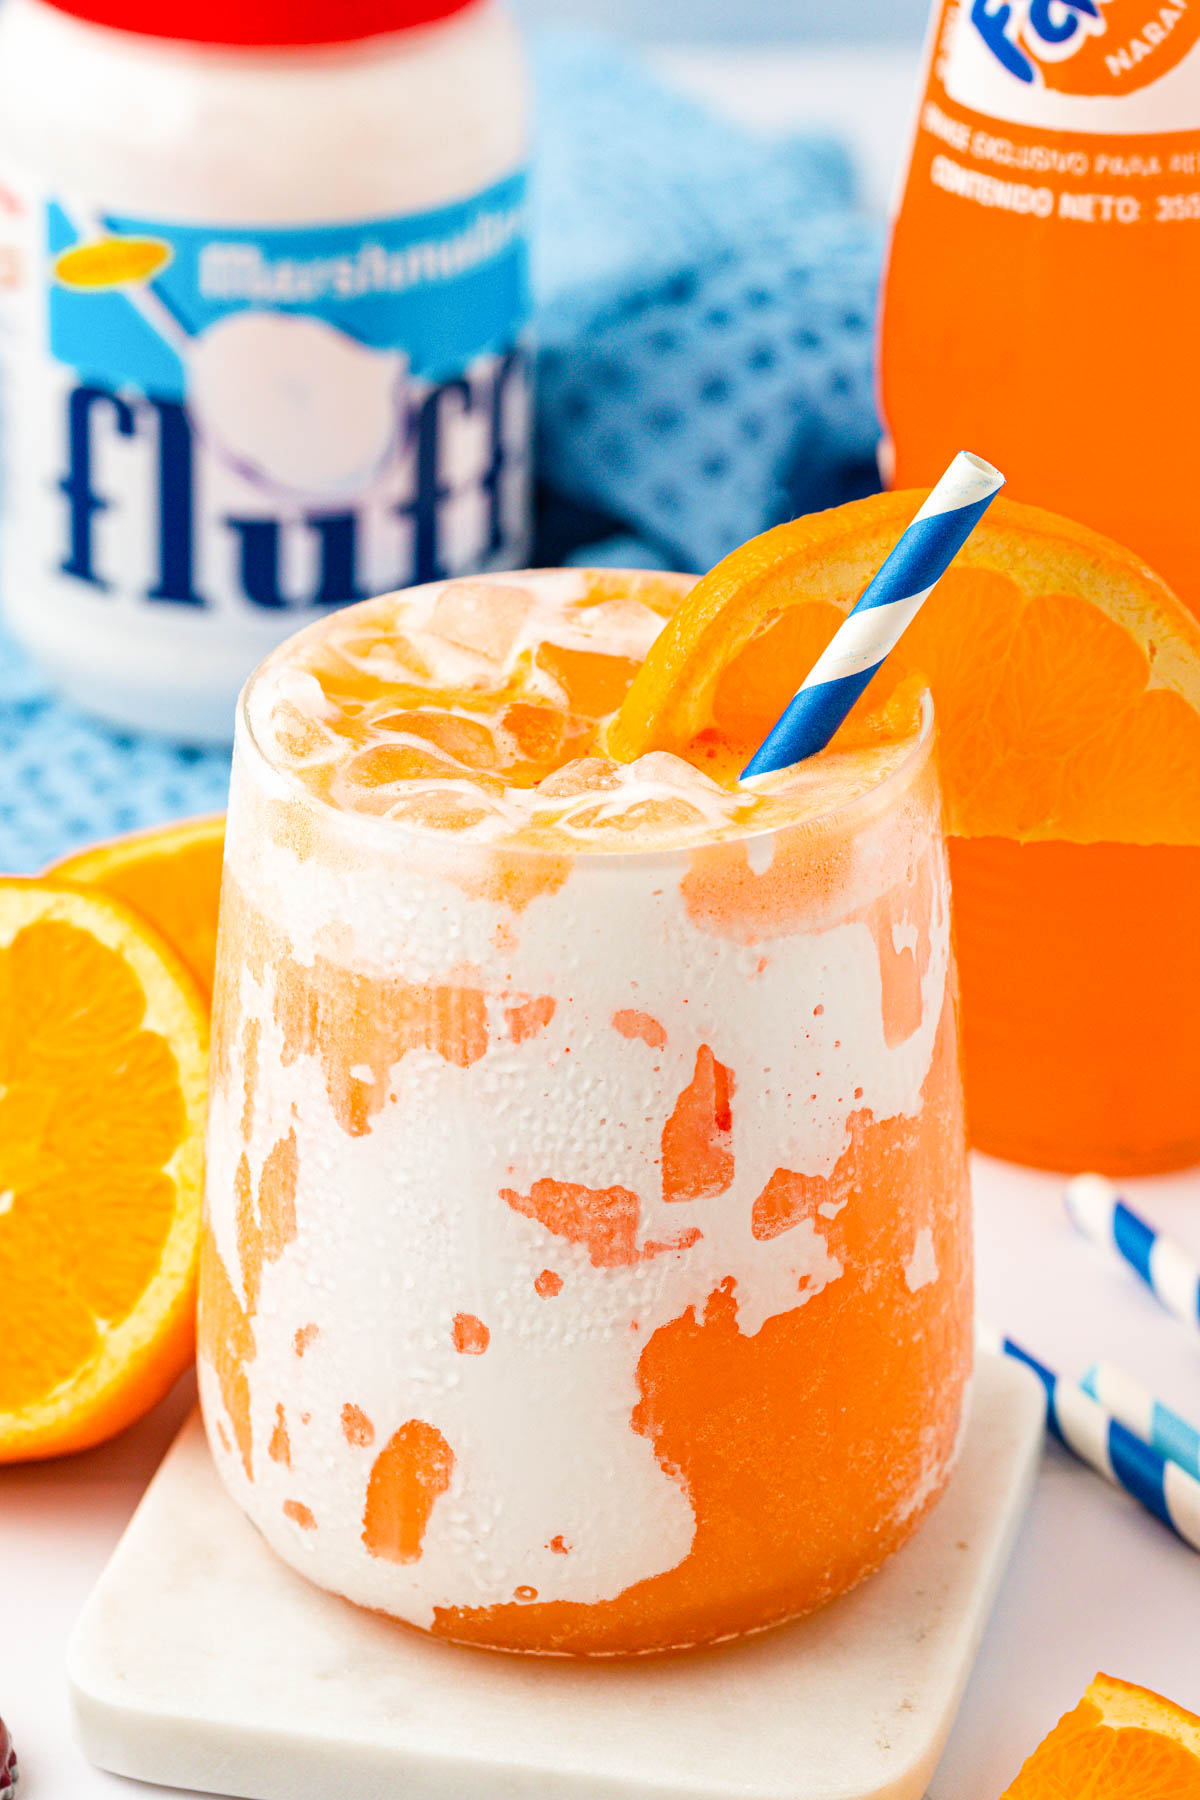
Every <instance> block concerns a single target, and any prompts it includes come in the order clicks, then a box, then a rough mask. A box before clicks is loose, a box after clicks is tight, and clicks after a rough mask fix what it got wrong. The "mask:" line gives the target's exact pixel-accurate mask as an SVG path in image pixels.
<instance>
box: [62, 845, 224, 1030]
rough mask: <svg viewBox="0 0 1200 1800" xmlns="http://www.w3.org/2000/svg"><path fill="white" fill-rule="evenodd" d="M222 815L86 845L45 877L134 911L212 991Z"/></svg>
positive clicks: (209, 992)
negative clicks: (98, 893)
mask: <svg viewBox="0 0 1200 1800" xmlns="http://www.w3.org/2000/svg"><path fill="white" fill-rule="evenodd" d="M224 850H225V815H224V814H223V813H218V814H216V815H214V816H212V817H209V818H204V819H182V820H180V822H179V823H178V824H176V825H162V826H159V827H157V828H156V829H155V830H153V831H138V832H134V833H132V834H131V835H130V836H129V837H120V838H113V839H112V840H111V841H110V842H109V843H106V844H94V845H92V846H91V847H90V848H89V849H87V850H81V851H80V852H79V853H78V854H77V855H75V856H68V857H67V858H66V859H65V861H63V862H60V863H55V864H54V865H53V867H52V868H50V869H48V870H47V871H46V873H47V875H48V876H50V877H51V878H52V879H54V880H58V881H62V880H65V881H73V882H82V883H83V884H84V885H85V886H87V887H97V888H100V889H102V890H103V892H104V893H106V894H111V895H113V897H114V898H115V899H117V900H123V901H124V902H125V904H126V905H127V906H132V908H133V910H134V911H135V912H137V913H140V914H141V916H142V918H143V919H146V920H147V921H148V922H149V923H150V924H151V925H153V927H154V929H155V930H156V931H157V932H159V934H160V935H161V936H162V937H164V938H165V939H166V940H167V942H168V944H170V946H171V948H172V950H174V952H175V954H176V955H177V956H178V957H180V959H181V960H182V961H183V962H184V963H186V964H187V966H188V968H189V969H190V970H191V972H192V974H193V975H194V976H195V977H196V980H197V982H198V983H199V985H200V986H201V988H202V989H203V990H204V993H205V995H206V996H207V995H209V994H211V993H212V985H213V964H214V962H215V960H216V953H217V905H218V902H219V900H220V897H221V859H222V857H223V855H224Z"/></svg>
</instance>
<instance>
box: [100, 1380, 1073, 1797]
mask: <svg viewBox="0 0 1200 1800" xmlns="http://www.w3.org/2000/svg"><path fill="white" fill-rule="evenodd" d="M1043 1418H1044V1396H1043V1394H1042V1390H1041V1388H1040V1386H1039V1384H1038V1382H1037V1381H1036V1379H1035V1378H1034V1377H1033V1376H1032V1375H1031V1374H1030V1373H1029V1371H1028V1370H1024V1369H1021V1368H1019V1367H1018V1366H1017V1365H1015V1364H1014V1363H1012V1362H1003V1361H1001V1360H999V1359H994V1358H988V1359H985V1360H983V1361H981V1363H980V1367H979V1370H978V1374H977V1377H976V1382H975V1390H974V1401H973V1405H972V1411H971V1418H970V1424H969V1428H968V1432H967V1438H966V1443H965V1445H964V1449H963V1456H962V1461H961V1463H960V1465H959V1469H958V1471H957V1473H956V1474H955V1477H954V1480H953V1482H952V1483H951V1486H950V1488H949V1491H948V1492H947V1494H946V1496H945V1497H944V1499H943V1500H942V1502H941V1504H940V1505H939V1506H938V1508H937V1509H936V1511H935V1512H934V1514H933V1515H932V1517H931V1518H930V1519H929V1520H928V1522H927V1523H926V1524H925V1526H924V1527H923V1529H922V1530H921V1531H920V1532H919V1533H918V1535H917V1537H916V1538H915V1539H914V1540H913V1542H912V1543H910V1544H909V1545H908V1546H907V1547H906V1548H905V1549H904V1550H903V1551H901V1552H900V1554H899V1555H898V1556H896V1557H894V1558H893V1559H892V1561H891V1562H890V1563H889V1564H888V1565H887V1566H886V1567H885V1568H884V1569H883V1570H882V1571H881V1572H880V1573H879V1574H878V1575H876V1576H874V1577H873V1579H871V1580H870V1581H868V1582H866V1583H865V1584H864V1585H863V1586H862V1587H861V1588H859V1589H857V1590H856V1591H855V1592H854V1593H852V1594H849V1595H847V1596H846V1597H845V1599H843V1600H840V1601H837V1602H836V1603H835V1604H834V1605H832V1606H830V1607H828V1608H826V1610H825V1611H824V1612H821V1613H818V1614H817V1615H815V1616H814V1617H813V1618H811V1619H807V1620H802V1621H800V1623H798V1624H796V1625H789V1626H784V1627H782V1628H781V1629H779V1630H777V1631H771V1632H766V1633H764V1634H763V1635H762V1636H759V1637H755V1638H751V1639H748V1640H746V1641H744V1642H742V1643H740V1644H730V1645H726V1646H723V1647H721V1648H718V1649H715V1650H706V1651H694V1652H692V1653H691V1654H689V1655H680V1656H671V1657H658V1658H643V1659H637V1660H633V1661H626V1662H592V1663H574V1662H570V1661H566V1660H561V1659H558V1658H551V1659H543V1658H519V1657H513V1656H497V1655H493V1654H490V1653H488V1652H486V1651H478V1650H462V1649H457V1648H455V1647H454V1646H451V1645H446V1644H439V1643H437V1642H435V1641H434V1640H432V1639H429V1638H426V1637H424V1636H423V1635H422V1634H421V1633H419V1632H415V1631H409V1630H407V1629H405V1628H403V1627H400V1626H394V1625H392V1624H390V1623H389V1622H387V1621H386V1620H383V1619H380V1618H377V1617H374V1616H373V1615H371V1614H368V1613H365V1612H360V1611H358V1610H357V1609H356V1608H354V1607H352V1606H350V1605H349V1604H348V1603H347V1602H345V1601H341V1600H337V1599H334V1598H333V1597H332V1596H330V1595H327V1594H324V1593H322V1592H321V1591H320V1590H319V1589H317V1588H314V1587H310V1586H309V1585H308V1583H307V1582H305V1581H304V1580H303V1579H302V1578H301V1577H300V1576H298V1575H296V1574H294V1573H293V1572H292V1570H291V1569H289V1568H286V1567H285V1566H284V1564H283V1563H281V1562H278V1561H277V1560H276V1558H275V1557H274V1555H273V1554H272V1553H271V1552H270V1551H269V1550H268V1549H267V1547H266V1546H265V1544H263V1542H262V1541H261V1539H260V1538H259V1537H258V1535H257V1533H256V1532H255V1531H254V1529H253V1527H252V1526H250V1525H249V1524H248V1523H247V1521H246V1520H245V1519H244V1518H243V1517H242V1515H241V1514H240V1513H239V1512H238V1511H237V1509H236V1508H235V1507H234V1505H233V1503H232V1501H230V1500H229V1499H228V1498H227V1496H226V1494H225V1492H224V1490H223V1489H222V1488H221V1487H220V1485H219V1484H218V1481H217V1477H216V1474H215V1473H214V1471H213V1467H212V1464H211V1462H210V1460H209V1455H208V1450H207V1447H206V1445H205V1442H204V1437H203V1434H202V1432H201V1428H200V1423H199V1420H198V1419H193V1420H192V1421H191V1422H190V1423H189V1424H188V1425H187V1426H186V1427H185V1428H184V1430H183V1432H182V1433H181V1434H180V1436H179V1438H178V1440H177V1441H176V1443H175V1445H174V1447H173V1449H172V1450H171V1451H170V1453H169V1454H168V1456H167V1457H166V1459H165V1461H164V1463H163V1466H162V1468H161V1469H160V1470H159V1473H158V1475H157V1476H156V1477H155V1479H154V1482H153V1483H152V1485H151V1487H150V1489H149V1491H148V1492H147V1494H146V1497H145V1499H144V1500H143V1502H142V1505H141V1507H140V1508H139V1510H138V1512H137V1513H136V1515H135V1516H134V1518H133V1521H132V1523H131V1524H130V1526H129V1529H128V1531H127V1532H126V1534H125V1537H124V1539H123V1540H122V1542H121V1544H120V1546H119V1547H118V1549H117V1551H116V1554H115V1555H114V1556H113V1559H112V1561H111V1562H110V1564H109V1566H108V1568H107V1569H106V1571H105V1573H104V1575H103V1576H102V1577H101V1580H100V1582H99V1585H98V1586H97V1588H96V1591H95V1593H94V1594H93V1595H92V1598H91V1600H90V1601H89V1603H88V1605H87V1608H86V1609H85V1611H84V1614H83V1616H82V1618H81V1619H80V1621H79V1624H78V1626H77V1627H76V1630H75V1635H74V1638H73V1640H72V1644H71V1649H70V1653H69V1674H70V1682H71V1693H72V1701H73V1707H74V1715H75V1725H76V1731H77V1734H78V1737H79V1741H80V1744H81V1745H82V1748H83V1750H84V1752H85V1754H86V1755H87V1756H88V1757H89V1758H90V1759H91V1761H92V1762H94V1763H98V1764H99V1765H100V1766H101V1767H102V1768H106V1769H111V1770H114V1771H116V1772H117V1773H119V1774H123V1775H132V1776H136V1777H138V1778H140V1779H141V1780H143V1781H152V1782H161V1783H164V1784H166V1785H169V1786H175V1787H183V1788H198V1789H201V1790H203V1791H205V1792H210V1793H215V1794H226V1795H237V1796H238V1797H239V1800H397V1797H398V1796H401V1795H402V1796H403V1797H404V1800H919V1796H920V1795H922V1794H923V1793H924V1791H925V1787H926V1783H927V1781H928V1779H929V1776H930V1775H931V1773H932V1771H933V1768H934V1765H935V1763H936V1761H937V1758H938V1756H939V1754H940V1752H941V1748H942V1745H943V1743H944V1742H945V1739H946V1736H947V1734H948V1732H949V1730H950V1725H951V1723H952V1720H953V1717H954V1713H955V1710H956V1708H957V1706H958V1701H959V1698H960V1696H961V1693H962V1689H963V1686H964V1684H965V1682H966V1678H967V1674H968V1671H969V1669H970V1665H971V1660H972V1657H973V1655H974V1652H975V1648H976V1645H977V1643H978V1640H979V1636H980V1633H981V1631H982V1629H983V1625H984V1621H985V1619H986V1617H987V1613H988V1609H989V1607H990V1605H991V1602H992V1599H993V1597H994V1594H995V1591H996V1588H997V1585H998V1583H999V1580H1000V1577H1001V1574H1002V1572H1003V1569H1004V1565H1005V1561H1006V1559H1007V1556H1008V1551H1009V1548H1010V1545H1011V1543H1012V1540H1013V1537H1014V1535H1015V1532H1016V1529H1017V1526H1018V1524H1019V1522H1020V1519H1021V1515H1022V1513H1023V1511H1024V1507H1025V1503H1026V1500H1027V1498H1028V1494H1029V1489H1030V1485H1031V1482H1032V1477H1033V1470H1034V1466H1035V1463H1036V1460H1037V1453H1038V1447H1039V1444H1040V1442H1041V1436H1042V1421H1043Z"/></svg>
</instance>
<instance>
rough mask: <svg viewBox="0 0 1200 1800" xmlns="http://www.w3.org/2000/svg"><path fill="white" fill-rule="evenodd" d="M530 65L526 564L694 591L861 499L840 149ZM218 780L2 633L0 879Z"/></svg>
mask: <svg viewBox="0 0 1200 1800" xmlns="http://www.w3.org/2000/svg"><path fill="white" fill-rule="evenodd" d="M535 67H536V73H537V77H538V88H539V143H538V179H537V183H536V188H535V192H536V194H537V215H536V223H535V279H536V288H537V294H538V303H539V306H538V310H539V319H538V330H539V335H540V342H541V345H542V352H541V360H540V373H539V382H540V394H539V414H538V430H539V474H540V480H541V483H542V491H543V500H542V505H541V507H540V520H539V523H540V539H541V541H540V544H539V551H540V560H553V561H558V560H572V561H576V562H579V561H594V562H598V563H607V564H612V565H620V564H625V565H629V566H647V567H672V566H673V567H681V568H691V569H701V568H704V567H707V566H708V565H709V564H711V563H713V562H715V561H717V560H718V559H719V558H720V557H721V556H723V555H724V554H725V553H726V552H727V551H728V550H730V549H732V548H733V547H734V546H735V545H736V544H738V543H740V542H742V541H743V540H744V539H745V538H747V537H750V536H752V535H753V534H754V533H755V532H758V531H761V530H763V529H765V528H766V527H767V526H769V525H771V524H774V523H776V522H777V521H778V520H780V519H782V518H786V517H789V516H791V515H792V514H794V513H797V512H803V511H807V510H809V509H811V508H812V507H814V506H824V505H831V504H833V503H835V502H837V501H839V500H842V499H846V498H849V497H851V496H852V495H853V494H856V493H860V492H864V491H866V490H867V489H869V488H870V487H872V486H873V485H875V482H874V474H873V452H874V444H875V440H876V436H877V430H876V425H875V419H874V413H873V408H872V399H871V376H870V366H871V347H872V314H873V307H874V292H875V284H876V279H877V273H878V264H879V250H880V243H879V234H878V230H877V228H876V227H874V226H873V225H871V224H869V223H866V222H864V221H863V220H861V219H859V218H858V217H857V216H856V215H855V213H854V212H853V172H852V170H851V167H850V164H849V162H848V159H847V157H846V155H845V153H844V151H843V150H842V149H841V148H840V147H839V146H838V145H837V144H836V143H832V142H830V141H829V140H828V139H825V138H812V139H799V140H793V141H790V142H788V143H784V144H779V143H772V142H770V141H769V140H765V139H758V138H755V137H753V136H751V135H749V134H747V133H744V132H741V131H739V130H737V129H736V128H735V127H733V126H732V125H727V124H725V123H723V122H721V121H719V120H717V119H715V118H713V116H712V115H711V114H709V113H708V112H707V111H705V110H704V109H703V108H701V107H699V106H696V105H694V104H693V103H691V102H690V101H688V100H686V99H684V98H681V97H679V96H677V95H675V94H673V93H671V92H669V91H668V90H666V89H664V88H663V87H662V86H661V85H659V84H658V83H657V82H656V81H654V80H653V79H652V78H651V77H650V76H649V75H647V74H646V73H645V72H644V71H643V70H642V69H641V68H640V67H639V66H638V65H637V64H636V63H634V62H632V61H631V60H630V59H629V58H628V57H626V56H624V55H622V54H620V53H618V52H616V51H614V50H612V49H611V48H608V47H607V46H605V45H604V43H603V42H601V41H599V40H594V39H589V38H586V37H583V36H581V35H578V34H565V33H549V34H547V35H546V36H545V38H544V39H543V40H542V41H541V42H540V43H539V45H538V46H537V47H536V53H535ZM228 775H229V759H228V756H227V754H225V753H223V752H219V751H210V750H205V751H199V750H192V749H183V748H178V747H174V746H171V745H169V744H165V743H163V742H161V741H158V740H155V739H151V738H143V737H134V736H124V735H119V734H116V733H114V732H112V731H111V730H108V729H107V728H106V727H104V726H102V725H99V724H96V723H94V722H93V721H91V720H89V719H87V718H85V717H83V716H82V715H81V714H80V713H79V712H77V711H76V710H75V709H74V708H71V707H68V706H66V705H65V704H63V703H62V702H61V701H59V700H57V699H56V698H55V697H54V695H53V694H52V693H51V692H50V690H49V687H48V685H47V684H46V683H45V681H44V680H43V679H42V677H41V676H40V674H39V673H38V672H37V670H35V669H34V668H33V666H32V665H31V664H30V663H29V662H28V660H27V659H26V658H25V657H24V656H23V655H22V654H21V653H20V652H18V651H17V649H16V648H15V647H14V646H13V644H12V643H11V641H10V640H9V639H7V638H6V637H3V636H2V635H0V868H2V869H7V870H11V871H14V872H26V871H32V870H35V869H38V868H40V867H42V866H43V865H44V864H45V863H47V862H49V861H51V860H53V859H55V858H57V857H60V856H63V855H65V854H67V853H68V852H69V851H70V850H73V849H75V848H77V847H78V846H79V845H81V844H84V843H88V842H90V841H92V840H95V839H97V838H102V837H107V836H112V835H114V834H116V833H118V832H122V831H128V830H132V829H135V828H137V827H140V826H146V825H153V824H158V823H160V822H162V821H164V820H166V819H170V818H174V817H178V816H181V815H184V814H189V813H202V812H209V811H213V810H216V809H218V808H220V807H221V806H222V805H223V804H224V800H225V791H226V787H227V783H228Z"/></svg>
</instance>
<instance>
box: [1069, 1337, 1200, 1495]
mask: <svg viewBox="0 0 1200 1800" xmlns="http://www.w3.org/2000/svg"><path fill="white" fill-rule="evenodd" d="M1080 1386H1081V1387H1082V1388H1083V1391H1084V1393H1085V1394H1090V1395H1091V1396H1092V1399H1093V1400H1098V1401H1099V1402H1100V1404H1101V1406H1102V1407H1103V1408H1104V1410H1105V1412H1110V1413H1111V1414H1112V1416H1113V1418H1114V1419H1120V1421H1121V1423H1122V1425H1125V1426H1128V1428H1129V1430H1130V1431H1132V1432H1133V1433H1134V1434H1135V1436H1137V1437H1140V1438H1145V1440H1146V1442H1147V1443H1148V1444H1153V1446H1154V1448H1155V1449H1156V1450H1161V1451H1162V1453H1163V1455H1164V1456H1168V1457H1170V1459H1171V1461H1172V1462H1173V1463H1178V1464H1179V1467H1180V1468H1181V1469H1186V1470H1187V1472H1188V1474H1189V1475H1194V1476H1195V1477H1196V1478H1197V1480H1200V1431H1197V1430H1196V1427H1195V1426H1194V1425H1191V1424H1189V1423H1188V1421H1187V1420H1186V1419H1185V1418H1183V1417H1181V1415H1180V1414H1179V1413H1177V1412H1173V1411H1172V1410H1171V1408H1170V1407H1169V1406H1165V1405H1164V1404H1163V1402H1162V1401H1161V1400H1156V1399H1155V1397H1154V1395H1153V1394H1152V1393H1151V1392H1150V1389H1149V1388H1148V1387H1144V1386H1143V1384H1142V1383H1141V1382H1140V1381H1139V1380H1138V1379H1137V1377H1136V1376H1135V1375H1129V1374H1127V1373H1126V1372H1125V1370H1124V1369H1119V1368H1118V1367H1117V1365H1116V1364H1115V1363H1110V1362H1098V1363H1093V1364H1092V1366H1091V1368H1090V1369H1089V1370H1088V1372H1087V1374H1086V1375H1085V1376H1084V1378H1083V1380H1082V1382H1081V1383H1080Z"/></svg>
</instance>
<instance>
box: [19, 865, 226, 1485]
mask: <svg viewBox="0 0 1200 1800" xmlns="http://www.w3.org/2000/svg"><path fill="white" fill-rule="evenodd" d="M207 1066H208V1021H207V1008H206V1003H205V999H204V997H203V996H202V995H201V993H200V992H199V990H198V988H197V986H196V983H195V982H194V981H193V980H192V978H191V976H190V975H189V974H188V973H187V971H186V970H185V969H184V967H183V965H182V963H180V962H179V961H178V960H177V958H176V957H175V956H174V955H173V954H172V952H171V951H170V950H169V949H168V948H167V946H166V945H165V944H164V943H163V942H162V940H161V939H160V938H159V937H158V936H157V934H156V933H155V932H154V931H153V930H151V928H150V927H149V926H148V925H146V924H144V923H143V921H142V920H141V919H139V918H138V917H137V915H136V914H135V913H133V912H132V911H131V910H130V909H129V908H128V907H126V906H123V905H122V904H121V903H120V902H119V901H116V900H113V899H111V898H110V897H109V896H108V895H106V894H102V893H99V892H88V891H87V890H85V889H83V888H75V887H71V886H70V885H68V884H66V883H57V882H50V881H19V880H8V881H0V1295H2V1296H3V1302H2V1305H3V1317H4V1328H3V1330H2V1331H0V1462H13V1461H18V1460H22V1459H24V1458H27V1457H41V1456H52V1455H56V1454H58V1453H59V1452H61V1451H66V1450H78V1449H81V1448H83V1447H85V1446H86V1445H88V1444H94V1443H97V1442H99V1441H100V1440H101V1439H102V1438H106V1437H109V1436H111V1435H112V1434H113V1433H114V1432H116V1431H119V1430H120V1429H121V1428H122V1427H123V1426H125V1425H127V1424H129V1423H130V1422H131V1421H132V1420H134V1419H136V1418H139V1417H140V1416H141V1414H142V1413H144V1412H146V1411H147V1410H148V1408H149V1407H151V1406H152V1405H153V1404H154V1403H155V1401H156V1400H158V1399H159V1398H160V1397H161V1396H162V1395H163V1394H164V1393H165V1392H166V1391H167V1389H168V1388H169V1387H170V1386H171V1384H172V1382H174V1380H175V1379H176V1377H177V1376H178V1375H180V1374H181V1373H182V1372H183V1370H184V1369H185V1368H186V1367H187V1366H188V1364H189V1362H190V1361H191V1357H192V1349H193V1341H194V1311H195V1278H196V1262H197V1246H198V1242H199V1235H200V1204H201V1187H202V1166H203V1155H202V1136H203V1128H204V1107H205V1096H206V1085H207Z"/></svg>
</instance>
